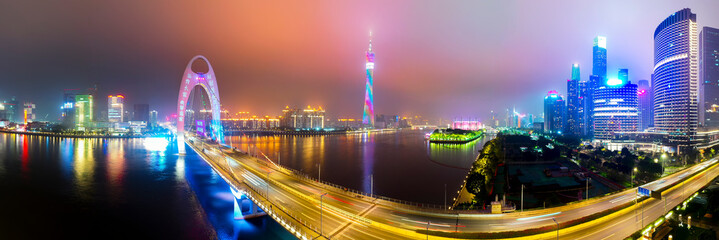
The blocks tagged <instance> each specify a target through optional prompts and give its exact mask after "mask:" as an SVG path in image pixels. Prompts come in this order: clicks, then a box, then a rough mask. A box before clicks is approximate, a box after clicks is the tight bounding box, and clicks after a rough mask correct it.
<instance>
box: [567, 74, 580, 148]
mask: <svg viewBox="0 0 719 240" xmlns="http://www.w3.org/2000/svg"><path fill="white" fill-rule="evenodd" d="M579 78H580V77H579V64H576V63H575V64H574V65H572V78H571V79H568V80H567V126H566V134H569V135H573V136H581V135H583V134H582V128H583V126H582V125H583V124H582V121H583V119H584V118H583V116H581V115H580V113H583V111H582V108H583V107H582V98H581V96H580V91H579Z"/></svg>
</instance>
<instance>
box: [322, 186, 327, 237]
mask: <svg viewBox="0 0 719 240" xmlns="http://www.w3.org/2000/svg"><path fill="white" fill-rule="evenodd" d="M327 194H328V193H324V194H322V195H320V236H322V212H323V210H324V208H322V197H324V196H325V195H327Z"/></svg>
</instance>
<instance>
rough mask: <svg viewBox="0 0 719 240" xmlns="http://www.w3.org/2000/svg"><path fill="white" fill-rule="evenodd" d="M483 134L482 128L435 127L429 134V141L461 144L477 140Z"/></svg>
mask: <svg viewBox="0 0 719 240" xmlns="http://www.w3.org/2000/svg"><path fill="white" fill-rule="evenodd" d="M483 136H484V131H483V130H478V131H471V130H462V129H436V130H434V132H432V134H430V135H429V142H431V143H452V144H461V143H468V142H471V141H474V140H477V139H479V138H480V137H483Z"/></svg>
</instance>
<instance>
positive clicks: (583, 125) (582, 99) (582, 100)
mask: <svg viewBox="0 0 719 240" xmlns="http://www.w3.org/2000/svg"><path fill="white" fill-rule="evenodd" d="M588 85H589V81H579V104H580V105H581V107H580V108H579V111H578V114H579V119H580V120H579V126H580V131H581V135H582V136H588V135H589V133H587V112H588V109H587V95H588V94H589V86H588Z"/></svg>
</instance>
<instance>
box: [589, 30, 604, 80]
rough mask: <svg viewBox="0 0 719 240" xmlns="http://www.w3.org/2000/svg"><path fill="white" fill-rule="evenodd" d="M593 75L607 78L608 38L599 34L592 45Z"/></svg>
mask: <svg viewBox="0 0 719 240" xmlns="http://www.w3.org/2000/svg"><path fill="white" fill-rule="evenodd" d="M592 75H597V76H599V77H601V78H607V38H606V37H604V36H597V37H595V38H594V46H593V47H592Z"/></svg>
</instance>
